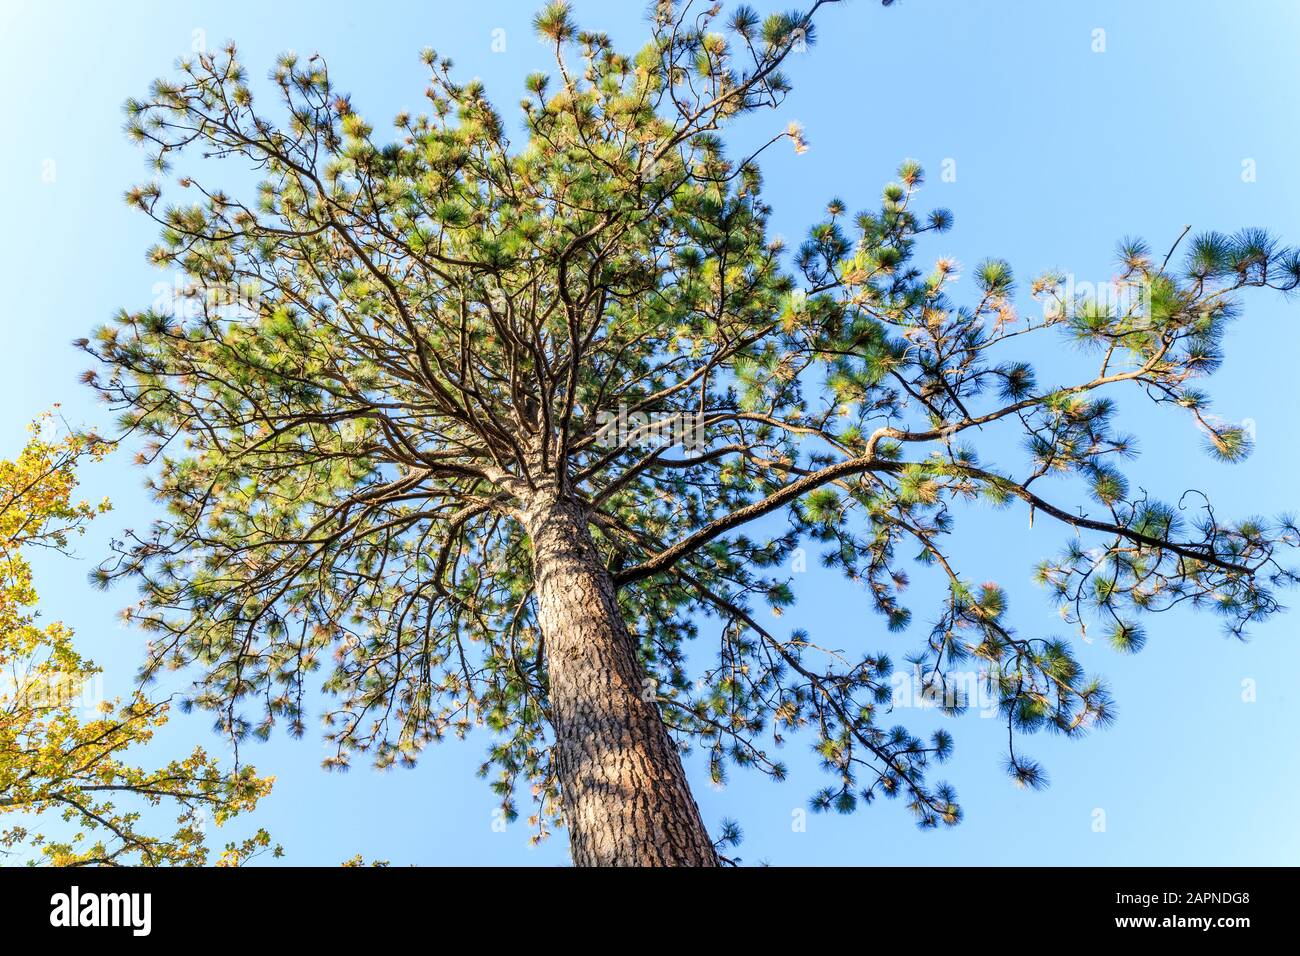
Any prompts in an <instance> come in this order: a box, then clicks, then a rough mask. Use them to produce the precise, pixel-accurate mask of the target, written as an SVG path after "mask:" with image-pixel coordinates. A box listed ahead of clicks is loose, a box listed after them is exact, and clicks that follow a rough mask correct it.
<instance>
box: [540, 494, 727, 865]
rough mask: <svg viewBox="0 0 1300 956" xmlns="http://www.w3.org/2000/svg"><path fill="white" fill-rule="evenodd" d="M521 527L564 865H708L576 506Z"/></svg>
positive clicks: (704, 842)
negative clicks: (541, 643)
mask: <svg viewBox="0 0 1300 956" xmlns="http://www.w3.org/2000/svg"><path fill="white" fill-rule="evenodd" d="M527 520H528V526H529V528H528V530H529V534H530V536H531V538H532V544H533V561H534V566H535V574H534V576H535V586H536V590H537V608H538V615H539V618H540V624H541V629H542V636H543V638H544V639H545V641H546V664H547V673H548V676H549V679H550V708H551V718H552V723H553V725H554V730H555V759H556V765H557V772H558V774H559V778H560V786H561V787H562V789H563V800H564V815H565V821H566V823H567V825H568V830H569V842H570V847H571V851H572V855H573V862H574V863H575V864H577V865H578V866H716V865H717V862H718V859H717V854H716V853H715V852H714V849H713V844H712V842H711V841H710V840H709V835H708V831H707V830H706V829H705V827H704V822H703V821H702V820H701V818H700V811H699V808H698V807H696V805H695V799H694V797H692V796H691V791H690V788H689V786H688V785H687V783H686V774H685V772H684V771H683V769H682V762H681V758H680V757H679V756H678V752H677V748H676V746H675V745H674V744H673V741H672V739H671V738H670V737H669V735H668V730H667V728H666V727H665V726H664V723H663V720H662V718H661V717H660V715H659V709H658V706H657V705H656V704H655V703H654V702H653V701H651V700H646V699H643V695H644V690H645V684H644V672H643V671H642V669H641V666H640V664H639V662H638V660H637V653H636V647H635V646H634V644H633V641H632V637H631V635H630V634H629V633H628V630H627V625H626V623H625V622H624V621H623V617H622V614H621V613H620V612H619V609H618V603H617V601H616V599H615V593H614V583H613V581H612V579H611V578H610V576H609V572H608V571H607V570H606V569H605V566H604V564H603V562H602V561H601V558H600V553H599V551H598V550H597V548H596V546H595V543H594V542H593V541H592V538H591V534H590V533H589V531H588V530H587V523H586V519H585V517H584V515H583V514H582V511H581V509H580V507H579V506H578V505H576V504H575V503H573V502H569V501H565V500H556V498H555V497H554V496H550V495H548V496H545V497H543V498H541V500H538V501H535V502H533V503H532V506H531V507H530V508H529V511H528V517H527ZM645 696H648V695H645Z"/></svg>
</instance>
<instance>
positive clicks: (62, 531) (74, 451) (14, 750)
mask: <svg viewBox="0 0 1300 956" xmlns="http://www.w3.org/2000/svg"><path fill="white" fill-rule="evenodd" d="M49 424H50V418H49V416H46V417H45V418H43V419H41V420H40V421H39V422H38V423H37V425H36V426H35V427H34V428H33V436H32V438H31V440H30V441H29V442H28V443H27V446H26V447H25V448H24V449H23V450H22V452H21V453H20V454H19V455H18V456H17V457H16V458H14V459H13V460H12V461H5V460H0V671H2V672H3V673H2V674H0V681H2V682H3V683H0V815H7V816H9V817H10V818H11V819H13V820H14V821H15V823H14V825H13V826H10V827H8V828H7V829H5V830H3V831H0V854H4V855H8V856H14V857H20V855H21V857H25V858H26V859H27V860H28V862H40V863H44V864H48V865H54V866H89V865H113V866H120V865H126V864H136V865H145V866H157V865H163V864H201V863H203V862H205V861H206V860H207V847H206V844H205V842H204V829H205V826H206V823H207V821H209V820H210V821H212V822H213V823H216V824H221V823H222V822H224V821H225V820H227V819H229V818H230V817H233V816H235V815H237V814H239V813H242V812H244V811H246V810H251V809H252V808H253V806H254V805H255V804H256V803H257V801H258V799H259V798H260V797H262V796H264V795H265V794H266V793H267V792H269V790H270V788H271V781H270V780H269V779H263V778H259V777H257V776H256V775H255V774H254V771H253V768H251V767H244V768H242V769H241V770H239V771H237V772H235V773H225V772H222V771H221V769H220V768H219V767H218V765H217V763H216V762H215V761H214V760H213V759H212V758H210V757H209V756H207V754H205V753H204V751H203V750H202V748H196V749H195V750H194V752H193V753H192V754H190V756H188V757H186V758H185V759H183V760H174V761H172V762H170V763H168V764H167V765H166V766H163V767H160V768H158V769H156V770H148V769H143V768H141V767H137V766H135V765H134V763H130V762H127V761H126V760H125V759H124V757H125V753H124V752H125V751H126V750H127V748H129V747H134V746H137V745H140V744H144V743H147V742H148V741H149V739H150V738H151V737H152V736H153V733H154V731H155V730H156V729H157V728H158V727H160V726H162V725H163V724H164V723H166V721H167V712H168V705H167V703H166V702H154V701H150V700H149V699H148V698H146V697H145V696H144V695H143V694H141V693H136V694H133V695H132V696H131V697H130V698H129V699H127V700H125V701H121V700H118V701H95V700H93V699H91V698H93V696H94V695H93V682H94V680H95V678H96V677H97V675H98V674H99V673H100V669H99V668H98V667H96V666H95V665H94V664H93V663H92V662H91V661H88V660H86V659H85V658H83V657H82V656H81V655H80V654H78V653H77V651H76V649H75V648H74V647H73V643H72V632H71V631H70V630H69V629H68V628H67V627H65V626H64V625H63V624H60V623H58V622H57V621H56V622H54V623H51V624H46V625H44V626H42V625H41V624H40V622H39V620H38V618H37V615H36V612H35V610H34V608H35V605H36V603H37V596H36V592H35V590H34V588H33V584H32V571H31V566H30V565H29V564H28V562H27V559H26V557H25V556H24V552H25V551H27V550H28V549H32V548H51V549H54V550H57V551H62V550H64V549H65V548H67V546H68V543H69V541H70V539H71V537H72V536H73V535H76V534H79V533H80V532H81V531H82V530H83V529H84V526H85V523H86V522H87V521H89V520H90V519H91V518H93V517H94V516H96V515H98V514H102V513H103V512H105V511H107V510H108V507H109V506H108V502H107V501H104V502H103V503H101V504H99V505H91V504H90V503H88V502H85V501H75V500H74V499H73V497H72V495H73V492H74V490H75V488H76V485H77V479H76V474H75V468H76V465H77V463H78V461H80V460H97V459H99V458H100V457H101V456H102V455H103V454H104V453H105V452H106V451H107V450H108V447H109V446H108V445H107V443H105V442H104V441H103V440H101V439H99V438H96V437H94V436H91V435H82V434H76V433H73V434H69V435H67V436H66V437H63V438H61V439H50V438H46V437H43V434H42V433H43V432H44V431H45V430H46V429H44V428H42V427H41V426H42V425H45V426H48V425H49ZM87 712H89V715H90V716H89V717H87ZM166 804H170V805H172V806H174V807H176V808H177V809H179V811H180V815H179V817H178V818H177V821H176V829H175V830H174V831H173V832H170V833H162V834H155V833H153V832H151V829H152V828H151V826H150V825H149V821H148V820H147V819H146V812H143V811H145V808H147V807H158V806H160V805H166ZM159 812H162V811H159ZM46 815H51V816H58V817H60V818H61V819H62V821H63V823H62V824H60V825H58V826H56V827H54V828H53V830H51V831H50V832H48V833H47V832H45V831H44V828H42V827H41V822H42V818H43V817H45V816H46ZM269 842H270V838H269V836H268V835H267V834H266V833H265V831H258V832H257V833H256V834H255V835H254V836H253V837H250V838H249V839H248V840H246V841H240V842H238V843H233V842H232V843H230V844H228V845H227V846H226V850H225V852H224V853H223V854H222V855H221V857H220V862H222V863H227V864H236V863H239V862H242V861H243V860H244V859H246V858H247V857H249V856H250V855H253V854H255V853H259V852H261V850H262V849H263V848H265V847H267V846H268V845H269Z"/></svg>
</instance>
